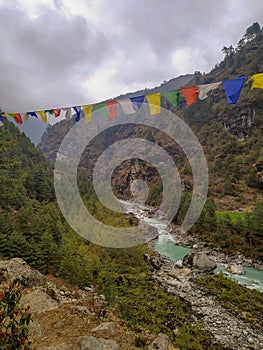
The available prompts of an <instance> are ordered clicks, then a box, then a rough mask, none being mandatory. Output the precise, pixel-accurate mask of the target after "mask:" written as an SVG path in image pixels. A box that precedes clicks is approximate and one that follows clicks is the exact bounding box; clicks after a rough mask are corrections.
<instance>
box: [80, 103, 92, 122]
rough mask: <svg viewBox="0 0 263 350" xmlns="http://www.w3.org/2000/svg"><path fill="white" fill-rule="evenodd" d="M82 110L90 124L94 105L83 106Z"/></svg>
mask: <svg viewBox="0 0 263 350" xmlns="http://www.w3.org/2000/svg"><path fill="white" fill-rule="evenodd" d="M82 110H83V113H84V115H85V118H86V122H87V123H89V122H90V121H91V119H92V105H86V106H83V107H82Z"/></svg>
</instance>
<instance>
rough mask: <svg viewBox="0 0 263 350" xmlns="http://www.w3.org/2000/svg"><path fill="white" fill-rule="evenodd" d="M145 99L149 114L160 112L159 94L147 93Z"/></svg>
mask: <svg viewBox="0 0 263 350" xmlns="http://www.w3.org/2000/svg"><path fill="white" fill-rule="evenodd" d="M146 99H147V101H148V104H149V108H150V113H151V115H154V114H159V113H160V112H161V94H160V93H159V92H158V93H157V94H149V95H146Z"/></svg>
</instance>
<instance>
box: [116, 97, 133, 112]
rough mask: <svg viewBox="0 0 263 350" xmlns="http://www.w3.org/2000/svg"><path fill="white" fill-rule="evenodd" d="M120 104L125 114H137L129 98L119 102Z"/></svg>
mask: <svg viewBox="0 0 263 350" xmlns="http://www.w3.org/2000/svg"><path fill="white" fill-rule="evenodd" d="M118 102H119V104H120V105H121V107H122V109H123V112H124V113H125V114H133V113H135V112H136V111H135V109H134V107H133V104H132V102H131V100H130V99H129V98H125V99H124V100H118Z"/></svg>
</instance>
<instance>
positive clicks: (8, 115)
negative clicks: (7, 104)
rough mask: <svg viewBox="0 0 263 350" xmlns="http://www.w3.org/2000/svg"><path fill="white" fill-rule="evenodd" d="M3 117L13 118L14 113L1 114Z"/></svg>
mask: <svg viewBox="0 0 263 350" xmlns="http://www.w3.org/2000/svg"><path fill="white" fill-rule="evenodd" d="M1 116H2V117H11V118H12V117H13V116H14V113H2V114H1Z"/></svg>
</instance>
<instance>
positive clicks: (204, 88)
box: [198, 81, 222, 100]
mask: <svg viewBox="0 0 263 350" xmlns="http://www.w3.org/2000/svg"><path fill="white" fill-rule="evenodd" d="M221 84H222V81H219V82H217V83H211V84H205V85H199V86H198V98H199V100H204V99H205V98H207V97H208V95H207V94H208V92H210V91H212V90H215V89H217V88H218V87H219V86H220V85H221Z"/></svg>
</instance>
